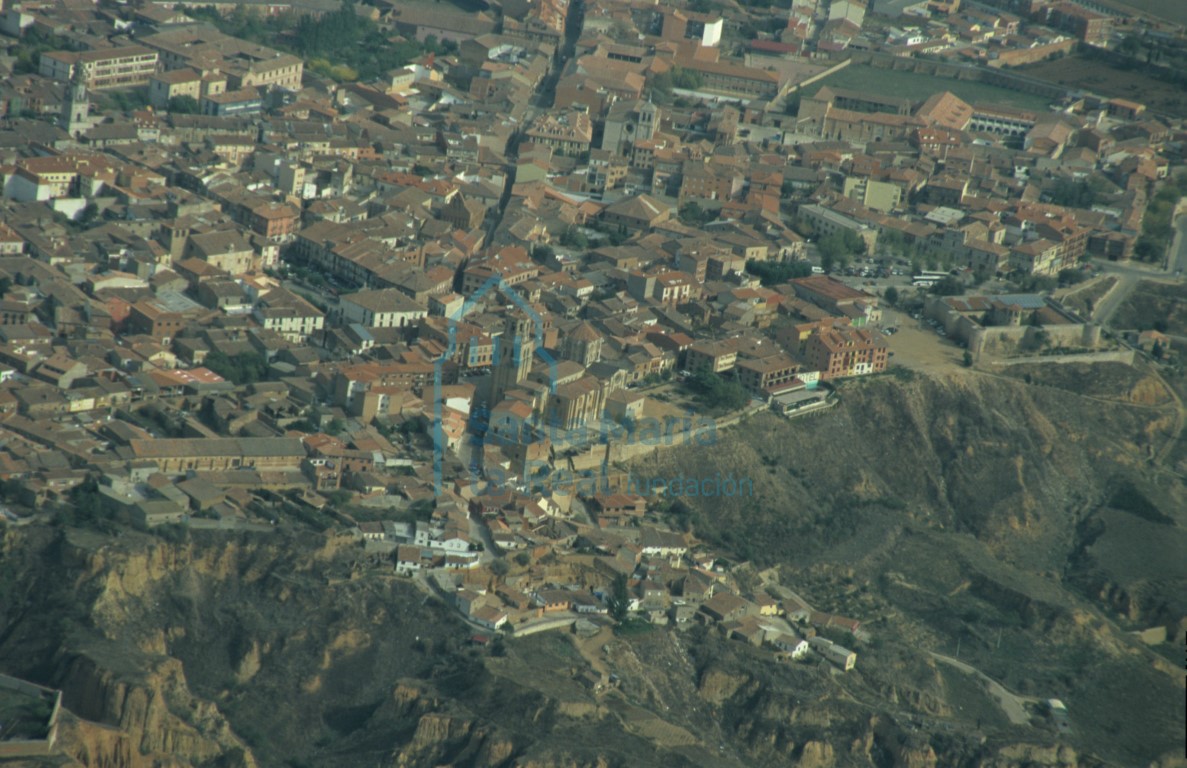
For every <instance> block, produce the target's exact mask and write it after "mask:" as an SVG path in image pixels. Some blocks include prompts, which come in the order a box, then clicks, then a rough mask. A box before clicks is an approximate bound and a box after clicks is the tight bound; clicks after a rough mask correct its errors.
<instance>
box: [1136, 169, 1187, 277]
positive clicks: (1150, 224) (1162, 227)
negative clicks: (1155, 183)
mask: <svg viewBox="0 0 1187 768" xmlns="http://www.w3.org/2000/svg"><path fill="white" fill-rule="evenodd" d="M1183 195H1187V173H1180V174H1178V175H1176V176H1175V177H1174V179H1172V180H1170V181H1168V182H1167V183H1166V184H1165V185H1164V186H1163V187H1162V189H1160V190H1158V192H1157V193H1156V194H1155V195H1154V197H1153V198H1152V199H1151V200H1150V203H1149V204H1148V205H1147V206H1146V215H1145V217H1144V218H1143V219H1142V234H1141V237H1139V238H1138V241H1137V243H1136V244H1135V245H1134V248H1133V255H1134V256H1136V257H1137V258H1138V259H1140V260H1142V261H1159V260H1161V259H1162V258H1163V256H1165V255H1166V249H1167V248H1169V247H1170V243H1171V240H1172V239H1173V238H1174V236H1175V228H1174V222H1173V219H1174V215H1175V206H1176V205H1178V204H1179V198H1181V197H1183Z"/></svg>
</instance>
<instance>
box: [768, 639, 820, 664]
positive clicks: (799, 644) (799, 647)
mask: <svg viewBox="0 0 1187 768" xmlns="http://www.w3.org/2000/svg"><path fill="white" fill-rule="evenodd" d="M770 642H771V645H773V646H775V647H776V648H778V649H779V650H781V651H783V652H784V653H787V654H789V655H790V656H791V658H793V659H796V660H799V659H802V658H804V657H805V656H807V655H808V650H809V649H810V647H811V646H809V645H808V641H807V640H805V639H804V638H802V637H800V636H799V635H795V634H791V633H788V632H780V633H778V634H776V635H774V636H773V637H772V638H771V641H770Z"/></svg>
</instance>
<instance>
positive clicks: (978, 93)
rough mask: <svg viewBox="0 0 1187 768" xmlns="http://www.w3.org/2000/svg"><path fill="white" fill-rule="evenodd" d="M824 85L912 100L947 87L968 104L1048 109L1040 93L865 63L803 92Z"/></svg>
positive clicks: (806, 92)
mask: <svg viewBox="0 0 1187 768" xmlns="http://www.w3.org/2000/svg"><path fill="white" fill-rule="evenodd" d="M825 85H829V86H832V87H834V88H846V89H849V90H853V91H865V92H867V93H885V94H892V95H894V96H901V97H904V98H908V99H911V100H913V101H923V100H924V99H926V98H927V97H928V96H931V95H932V94H933V93H935V92H936V91H939V90H947V91H951V92H952V93H954V94H956V95H957V96H959V97H960V98H962V99H964V100H965V101H967V102H969V103H970V104H1003V105H1006V106H1012V107H1017V108H1019V109H1033V110H1039V111H1046V109H1047V100H1046V99H1045V98H1043V97H1042V96H1035V95H1034V94H1030V93H1021V92H1019V91H1014V90H1010V89H1008V88H1001V87H999V86H996V85H988V84H986V83H978V82H975V81H972V80H952V79H950V78H945V77H933V76H931V75H923V74H917V73H915V72H902V71H898V70H891V69H880V68H878V67H871V66H869V65H868V64H851V65H849V66H848V67H845V68H844V69H842V70H841V71H840V72H838V73H836V74H835V75H829V76H828V77H826V78H825V79H824V80H821V81H820V82H819V83H813V84H812V85H811V86H809V87H808V88H806V89H804V93H805V94H806V95H811V94H814V93H816V92H817V91H819V90H820V88H821V87H822V86H825Z"/></svg>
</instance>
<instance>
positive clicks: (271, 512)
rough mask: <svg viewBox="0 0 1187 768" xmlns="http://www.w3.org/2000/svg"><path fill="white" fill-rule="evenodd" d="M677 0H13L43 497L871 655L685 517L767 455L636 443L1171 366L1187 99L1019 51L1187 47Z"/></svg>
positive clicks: (12, 86)
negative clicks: (346, 542)
mask: <svg viewBox="0 0 1187 768" xmlns="http://www.w3.org/2000/svg"><path fill="white" fill-rule="evenodd" d="M686 5H687V7H677V4H675V3H663V4H655V3H644V2H636V1H634V0H585V2H582V0H569V1H568V2H566V0H540V1H539V2H528V1H527V0H504V2H502V4H501V5H500V6H497V7H484V8H482V9H466V10H464V9H462V8H459V7H456V6H453V5H450V4H448V3H446V4H442V3H440V2H439V0H438V2H436V3H428V2H423V3H422V2H395V0H373V1H372V2H359V3H351V2H343V3H342V4H341V5H339V4H338V3H337V2H333V0H269V2H266V3H265V2H253V1H252V0H246V1H245V2H241V3H231V2H223V1H222V0H218V1H217V2H202V1H200V0H134V1H133V2H107V1H106V0H103V1H101V2H98V3H96V2H91V0H3V2H2V3H0V9H2V10H0V33H2V34H3V37H0V46H3V47H4V48H6V49H7V55H6V56H5V57H3V58H0V74H3V83H2V84H0V116H2V122H0V185H2V192H3V195H2V200H0V294H2V299H0V494H2V496H3V499H4V503H5V506H4V510H3V515H4V517H5V518H6V522H7V524H11V525H20V524H22V523H24V522H27V521H29V520H32V519H36V518H45V517H53V516H63V515H69V516H72V519H73V520H74V521H75V522H78V523H84V522H85V523H89V524H92V525H99V526H106V527H108V528H113V529H115V528H120V527H124V528H133V529H138V530H142V531H150V532H156V533H160V534H161V535H168V533H169V532H170V531H172V530H175V529H176V528H178V527H179V526H186V527H189V528H192V529H195V530H197V529H206V530H210V531H215V532H217V531H227V532H229V531H260V532H267V531H273V530H277V529H282V528H293V527H296V528H304V529H314V530H317V531H337V532H338V533H339V534H340V535H343V536H351V537H354V538H355V539H357V543H356V546H357V547H358V549H359V552H360V555H359V562H360V563H362V564H363V566H361V567H366V568H372V569H385V570H387V571H390V572H392V573H394V574H395V575H396V576H397V577H399V578H406V579H410V580H414V581H415V582H416V583H417V585H418V586H419V587H420V588H421V589H423V590H425V591H426V592H427V593H430V594H438V595H441V596H443V597H444V598H445V599H447V600H448V601H449V602H450V603H451V604H452V605H454V606H456V608H457V611H458V612H459V613H460V614H461V615H462V616H464V617H465V619H466V621H468V622H469V624H470V625H471V626H472V628H473V631H474V633H475V634H476V636H477V637H478V638H480V641H481V642H486V639H487V638H488V637H489V636H491V635H492V634H494V633H497V632H500V631H501V632H504V633H511V634H512V635H514V634H516V633H527V632H531V631H536V630H540V629H551V628H555V627H573V626H576V627H577V630H578V631H581V630H582V628H583V627H584V628H586V629H587V630H589V631H596V630H597V627H598V624H597V621H598V620H599V619H601V617H607V616H613V617H614V618H615V619H616V620H618V621H622V620H624V619H625V617H628V616H629V617H631V619H630V620H631V621H635V622H650V623H652V624H663V625H669V626H674V627H680V626H682V625H686V624H688V623H689V622H704V623H707V624H711V625H714V626H719V627H720V628H721V630H722V632H723V633H725V634H726V635H727V636H730V637H735V638H737V639H739V640H742V641H744V642H748V643H751V644H753V645H756V646H762V645H766V646H768V647H769V648H770V649H771V650H772V652H774V653H776V654H777V655H779V656H780V657H781V658H789V659H800V658H802V657H804V656H805V655H808V654H809V653H810V652H813V653H815V654H816V655H817V656H818V657H820V658H823V659H825V660H827V661H828V662H831V663H832V664H833V665H835V667H836V668H837V669H838V670H848V669H851V668H853V666H854V663H855V655H854V654H853V653H852V652H851V651H849V650H847V649H846V648H845V647H844V646H843V645H841V644H839V643H838V642H834V641H833V640H830V639H826V638H827V637H830V636H831V637H833V638H837V636H838V634H840V635H841V637H840V639H842V640H843V639H844V635H845V634H848V635H852V636H855V637H860V636H861V635H860V633H862V632H863V631H864V630H863V628H862V625H861V621H860V619H859V618H847V617H844V616H839V615H834V614H831V613H828V612H827V611H828V606H822V607H820V608H814V607H813V606H810V605H808V604H807V603H806V602H805V601H804V600H803V599H802V598H800V597H799V596H798V595H797V594H796V593H795V592H793V591H792V589H791V588H794V587H795V585H794V584H792V585H782V584H779V583H778V582H777V580H775V579H769V578H766V577H765V576H759V577H755V576H754V575H753V574H749V573H748V574H747V575H746V577H744V578H743V577H741V576H739V575H738V573H739V569H742V571H744V570H745V565H746V564H745V563H739V562H735V561H734V560H732V559H731V558H730V556H729V555H728V553H724V552H719V551H715V550H714V549H713V548H711V547H709V546H706V545H704V544H703V543H701V542H699V541H698V540H697V539H696V538H695V531H689V530H680V529H678V528H677V527H674V526H672V525H671V524H670V521H671V519H672V517H671V515H670V514H669V513H670V512H671V510H672V508H673V507H674V506H677V505H679V504H681V503H682V501H681V499H682V498H683V497H686V496H690V495H693V496H697V495H699V496H713V495H743V496H744V495H746V494H747V493H748V492H751V491H752V486H751V485H750V484H749V480H748V478H735V477H726V478H723V477H715V478H654V477H644V476H638V475H636V474H634V473H633V472H632V470H631V468H630V462H631V460H632V459H634V458H636V457H639V456H644V455H646V454H648V453H649V452H653V451H664V450H670V449H671V448H672V447H673V446H697V445H711V444H712V443H713V441H714V440H715V439H717V435H718V433H719V431H723V430H727V429H730V428H732V427H734V425H737V424H739V423H742V422H744V421H745V419H746V418H748V416H749V415H752V414H754V413H757V412H759V411H763V410H768V411H770V410H773V411H775V412H776V413H778V414H780V415H781V417H783V418H788V419H804V420H811V419H813V418H814V417H815V414H819V413H822V412H827V411H828V410H829V409H831V408H835V407H844V404H843V402H840V401H843V399H844V388H845V386H847V384H849V383H852V382H854V381H856V380H859V379H858V378H857V377H870V376H893V375H899V374H900V373H901V372H902V371H910V370H911V369H913V368H924V369H929V368H930V369H934V368H937V367H938V368H942V367H944V366H954V367H958V366H963V367H973V366H987V367H991V366H992V365H994V361H995V360H1001V359H1021V358H1025V357H1027V356H1032V357H1042V356H1053V355H1075V356H1077V357H1080V358H1092V357H1093V356H1097V355H1104V356H1113V358H1115V357H1116V356H1124V355H1130V356H1132V355H1147V356H1152V357H1155V358H1160V359H1161V358H1167V357H1169V356H1170V354H1171V352H1170V346H1169V344H1168V343H1167V339H1166V337H1165V336H1164V335H1163V334H1161V333H1160V332H1159V331H1157V330H1144V331H1142V332H1141V333H1140V334H1137V335H1133V336H1132V337H1127V336H1123V335H1122V334H1117V333H1114V332H1111V331H1110V330H1109V329H1108V327H1107V323H1106V321H1107V317H1106V315H1107V314H1108V312H1109V311H1110V310H1111V309H1113V308H1115V305H1116V304H1117V302H1118V301H1119V300H1120V299H1121V298H1122V297H1121V296H1118V295H1116V294H1117V293H1119V292H1124V291H1126V290H1130V289H1132V287H1133V283H1134V282H1135V281H1136V280H1137V277H1136V276H1138V275H1141V274H1144V273H1143V272H1142V270H1146V271H1148V272H1149V273H1150V274H1160V275H1166V276H1168V277H1175V276H1177V275H1178V273H1179V267H1180V266H1181V265H1182V261H1181V260H1179V254H1177V253H1176V252H1175V249H1176V247H1177V241H1175V242H1174V243H1172V239H1173V236H1174V227H1173V224H1172V217H1173V213H1174V212H1175V211H1176V210H1177V207H1178V205H1179V201H1180V198H1181V197H1182V196H1183V194H1185V193H1187V178H1179V177H1177V176H1176V173H1175V166H1176V165H1178V164H1180V163H1181V162H1182V152H1183V146H1184V141H1185V140H1187V130H1185V129H1184V126H1183V122H1182V119H1181V118H1178V117H1175V116H1174V113H1173V111H1171V110H1169V109H1168V108H1167V105H1166V104H1162V105H1159V106H1155V105H1151V104H1145V103H1141V102H1140V101H1137V100H1136V97H1135V99H1129V98H1120V97H1117V96H1112V97H1110V96H1107V95H1102V94H1096V93H1093V92H1090V91H1086V90H1079V89H1073V88H1066V87H1064V86H1061V85H1059V84H1057V83H1055V82H1052V81H1049V80H1043V79H1039V78H1035V77H1031V76H1029V75H1026V74H1023V73H1020V72H1018V71H1016V68H1017V67H1021V66H1024V65H1030V64H1034V63H1037V62H1049V61H1058V60H1059V59H1060V58H1061V57H1065V56H1068V55H1071V54H1072V53H1073V52H1076V51H1084V50H1096V51H1099V55H1101V56H1106V55H1113V56H1123V55H1129V56H1136V57H1145V60H1146V61H1147V62H1149V61H1151V60H1157V58H1159V57H1164V56H1165V57H1170V58H1171V59H1172V60H1173V57H1174V56H1177V55H1178V54H1177V53H1176V51H1177V50H1178V49H1177V48H1175V43H1174V41H1175V40H1177V39H1181V38H1177V37H1176V34H1177V32H1176V31H1175V30H1173V29H1169V28H1168V27H1167V25H1165V24H1164V25H1162V26H1161V27H1158V28H1155V27H1153V26H1151V25H1149V24H1148V23H1147V22H1146V21H1144V20H1142V19H1140V18H1134V17H1132V16H1126V15H1124V14H1121V13H1118V12H1116V11H1115V10H1113V9H1111V8H1110V7H1109V4H1108V3H1107V2H1077V1H1076V0H981V1H980V2H961V1H960V0H886V1H880V2H877V3H876V4H873V5H872V7H871V4H869V3H866V2H864V0H792V2H791V3H790V4H787V3H776V4H774V5H766V4H751V3H748V2H743V3H741V4H734V3H718V2H713V1H712V0H692V1H691V2H688V3H687V4H686ZM1135 30H1140V34H1139V32H1137V31H1135ZM352 40H364V41H372V40H378V41H380V43H381V45H380V47H379V48H378V49H375V50H381V51H382V55H378V54H374V55H373V51H372V52H371V53H368V52H366V51H361V49H359V48H358V47H356V46H352V45H351V44H350V41H352ZM1152 40H1154V41H1160V42H1158V47H1154V43H1152V42H1151V41H1152ZM364 47H366V46H364ZM888 78H890V79H888ZM893 78H900V79H901V82H902V83H904V85H903V86H902V87H898V86H896V85H894V84H893V83H894V82H895V81H894V80H893ZM921 82H922V83H923V84H924V87H923V88H921V87H920V83H921ZM1184 260H1187V259H1184ZM1085 295H1087V296H1088V298H1087V299H1085V298H1084V296H1085ZM1077 296H1079V297H1080V300H1078V301H1077V300H1076V297H1077ZM1113 358H1110V359H1113ZM601 620H602V621H605V620H606V619H601ZM591 628H592V629H591ZM820 630H826V631H824V632H823V633H822V634H818V632H819V631H820Z"/></svg>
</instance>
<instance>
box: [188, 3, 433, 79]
mask: <svg viewBox="0 0 1187 768" xmlns="http://www.w3.org/2000/svg"><path fill="white" fill-rule="evenodd" d="M186 13H187V14H188V15H189V16H191V17H192V18H196V19H201V20H204V21H209V22H211V23H212V24H214V25H215V26H216V27H218V29H219V31H221V32H223V33H225V34H228V35H233V36H234V37H239V38H242V39H244V40H251V41H253V42H257V43H261V44H263V45H268V46H271V47H274V48H279V49H281V50H286V51H288V52H290V53H294V54H297V55H299V56H301V57H302V58H305V59H307V60H308V61H309V68H310V69H311V70H313V71H314V72H317V73H318V74H321V75H325V76H326V77H330V78H333V79H335V80H342V81H345V80H373V79H375V78H377V77H381V76H383V75H385V74H387V73H388V72H389V71H391V70H393V69H398V68H400V67H402V66H404V65H405V64H407V63H408V62H410V61H412V60H414V59H416V58H418V57H420V56H423V55H425V54H426V53H429V52H436V53H448V52H451V51H452V50H454V48H455V46H454V44H453V43H450V42H448V41H446V42H445V43H439V42H437V40H436V39H435V38H429V39H427V40H426V41H425V42H424V43H420V42H418V41H416V40H403V39H396V40H393V39H391V38H389V37H388V36H387V34H386V33H385V32H384V31H383V30H381V29H380V28H379V26H378V25H377V24H375V22H373V21H371V20H370V19H368V18H366V17H364V16H361V15H359V14H358V13H357V12H356V10H355V4H354V2H353V0H344V2H343V3H342V5H341V6H340V7H339V8H338V10H336V11H333V12H332V13H327V14H323V15H322V16H320V17H318V16H313V15H312V14H308V13H302V14H296V13H292V12H290V13H282V14H279V15H277V16H269V17H266V18H262V17H261V16H260V15H259V14H258V13H256V12H255V11H252V10H250V9H248V8H246V7H244V6H242V5H240V6H237V7H236V8H235V10H234V11H232V12H231V13H230V14H229V15H227V16H223V15H221V14H220V13H219V12H218V11H217V10H215V9H214V8H213V7H212V6H204V7H199V8H189V9H186Z"/></svg>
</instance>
